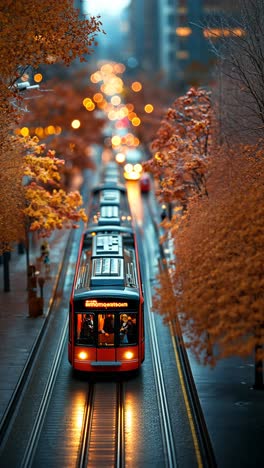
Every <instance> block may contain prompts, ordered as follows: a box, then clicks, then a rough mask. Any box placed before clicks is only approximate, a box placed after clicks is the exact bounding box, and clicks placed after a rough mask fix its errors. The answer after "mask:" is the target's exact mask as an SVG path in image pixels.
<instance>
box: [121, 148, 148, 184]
mask: <svg viewBox="0 0 264 468" xmlns="http://www.w3.org/2000/svg"><path fill="white" fill-rule="evenodd" d="M141 160H142V152H140V151H139V150H138V149H136V148H133V149H129V150H128V151H126V164H125V165H124V178H125V179H126V180H139V179H140V177H141V174H142V170H143V169H142V165H141Z"/></svg>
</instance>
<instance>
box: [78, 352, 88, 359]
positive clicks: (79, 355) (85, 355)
mask: <svg viewBox="0 0 264 468" xmlns="http://www.w3.org/2000/svg"><path fill="white" fill-rule="evenodd" d="M78 357H79V359H82V360H84V359H87V358H88V353H86V352H85V351H81V352H80V353H79V354H78Z"/></svg>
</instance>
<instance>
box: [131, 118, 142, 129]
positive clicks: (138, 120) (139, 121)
mask: <svg viewBox="0 0 264 468" xmlns="http://www.w3.org/2000/svg"><path fill="white" fill-rule="evenodd" d="M131 123H132V125H133V126H134V127H138V126H139V125H140V124H141V120H140V119H139V118H138V117H134V118H133V119H132V120H131Z"/></svg>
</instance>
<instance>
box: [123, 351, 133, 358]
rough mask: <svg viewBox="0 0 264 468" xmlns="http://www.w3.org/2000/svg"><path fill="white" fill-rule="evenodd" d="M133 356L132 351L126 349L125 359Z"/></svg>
mask: <svg viewBox="0 0 264 468" xmlns="http://www.w3.org/2000/svg"><path fill="white" fill-rule="evenodd" d="M133 356H134V354H133V353H132V351H126V353H125V354H124V358H125V359H132V358H133Z"/></svg>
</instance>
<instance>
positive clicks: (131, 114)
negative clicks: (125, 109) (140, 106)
mask: <svg viewBox="0 0 264 468" xmlns="http://www.w3.org/2000/svg"><path fill="white" fill-rule="evenodd" d="M127 117H128V119H129V120H133V119H134V117H137V114H136V113H135V112H130V114H128V116H127Z"/></svg>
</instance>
